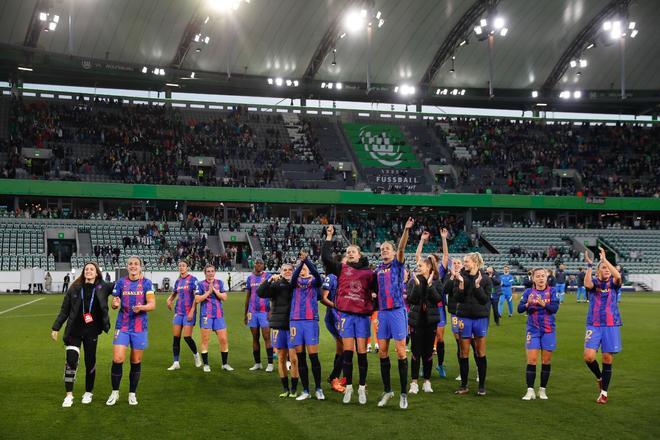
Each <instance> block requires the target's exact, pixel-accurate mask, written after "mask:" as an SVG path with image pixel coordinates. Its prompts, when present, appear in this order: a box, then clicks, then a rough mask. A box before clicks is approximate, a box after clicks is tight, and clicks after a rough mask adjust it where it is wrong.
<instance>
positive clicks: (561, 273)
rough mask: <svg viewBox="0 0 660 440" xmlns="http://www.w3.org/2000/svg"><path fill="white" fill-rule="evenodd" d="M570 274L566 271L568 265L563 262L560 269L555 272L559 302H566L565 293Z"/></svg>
mask: <svg viewBox="0 0 660 440" xmlns="http://www.w3.org/2000/svg"><path fill="white" fill-rule="evenodd" d="M567 276H568V274H567V273H566V266H564V265H563V264H560V265H559V269H557V271H556V272H555V288H556V289H557V295H559V302H560V303H563V302H564V294H565V293H566V278H567Z"/></svg>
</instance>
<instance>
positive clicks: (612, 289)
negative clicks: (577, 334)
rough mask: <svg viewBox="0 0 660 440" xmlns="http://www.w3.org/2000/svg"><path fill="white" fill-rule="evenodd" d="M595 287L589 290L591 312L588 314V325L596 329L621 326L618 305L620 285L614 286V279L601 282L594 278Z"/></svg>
mask: <svg viewBox="0 0 660 440" xmlns="http://www.w3.org/2000/svg"><path fill="white" fill-rule="evenodd" d="M591 281H592V282H593V283H594V287H593V288H592V289H589V290H588V292H587V293H588V295H589V311H588V312H587V325H593V326H594V327H616V326H620V325H622V324H621V315H620V314H619V305H618V304H617V301H616V299H617V291H618V289H619V288H620V287H621V285H620V284H614V277H610V278H609V279H608V280H605V281H601V280H599V279H598V278H597V277H592V279H591Z"/></svg>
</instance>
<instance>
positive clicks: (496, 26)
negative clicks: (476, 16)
mask: <svg viewBox="0 0 660 440" xmlns="http://www.w3.org/2000/svg"><path fill="white" fill-rule="evenodd" d="M508 32H509V28H507V27H506V26H504V19H503V18H502V17H495V18H494V19H493V22H492V26H490V27H489V26H488V19H486V18H482V19H481V20H480V21H479V25H478V26H475V27H474V33H475V34H477V35H482V34H484V33H485V34H486V35H495V33H499V34H500V35H501V36H503V37H504V36H506V34H507V33H508ZM463 44H465V43H461V46H462V45H463Z"/></svg>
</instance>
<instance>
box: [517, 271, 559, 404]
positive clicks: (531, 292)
mask: <svg viewBox="0 0 660 440" xmlns="http://www.w3.org/2000/svg"><path fill="white" fill-rule="evenodd" d="M532 280H533V281H534V287H532V288H531V289H527V290H525V292H524V293H523V295H522V297H521V298H520V303H519V304H518V313H527V333H526V335H527V337H526V341H527V342H526V347H525V348H526V349H527V369H526V372H525V376H526V379H527V393H526V394H525V395H524V396H523V398H522V399H523V400H533V399H536V394H534V381H535V380H536V364H537V362H538V357H539V351H540V352H541V364H542V365H541V387H540V388H539V399H541V400H547V399H548V395H547V394H546V392H545V388H546V386H547V384H548V379H550V362H551V361H552V352H553V351H555V348H556V347H557V333H556V330H555V314H556V313H557V310H558V309H559V295H558V294H557V292H556V290H555V288H554V287H550V286H549V285H548V273H547V272H546V271H545V269H543V268H536V269H534V270H533V271H532Z"/></svg>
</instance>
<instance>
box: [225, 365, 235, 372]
mask: <svg viewBox="0 0 660 440" xmlns="http://www.w3.org/2000/svg"><path fill="white" fill-rule="evenodd" d="M222 369H223V370H227V371H234V369H233V368H232V367H231V365H229V364H224V365H223V366H222Z"/></svg>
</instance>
